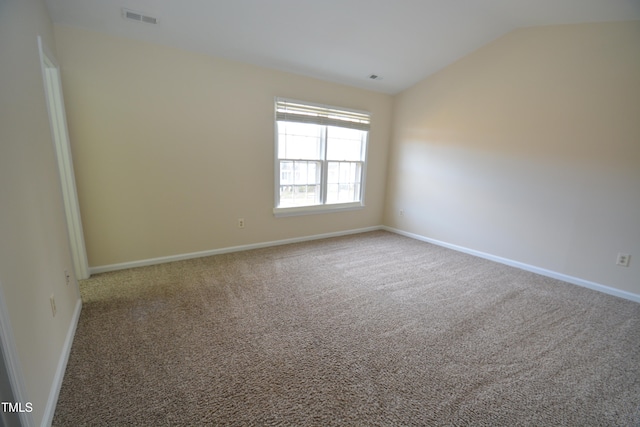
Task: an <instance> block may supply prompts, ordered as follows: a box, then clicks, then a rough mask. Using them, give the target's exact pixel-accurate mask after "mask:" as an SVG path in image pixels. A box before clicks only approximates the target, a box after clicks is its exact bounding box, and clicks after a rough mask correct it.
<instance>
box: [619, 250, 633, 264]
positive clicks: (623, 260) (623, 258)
mask: <svg viewBox="0 0 640 427" xmlns="http://www.w3.org/2000/svg"><path fill="white" fill-rule="evenodd" d="M630 259H631V255H629V254H623V253H622V252H621V253H619V254H618V258H617V260H616V265H619V266H621V267H629V260H630Z"/></svg>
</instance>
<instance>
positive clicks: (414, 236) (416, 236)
mask: <svg viewBox="0 0 640 427" xmlns="http://www.w3.org/2000/svg"><path fill="white" fill-rule="evenodd" d="M375 230H386V231H389V232H392V233H396V234H399V235H402V236H405V237H410V238H412V239H416V240H420V241H423V242H427V243H432V244H434V245H438V246H442V247H445V248H448V249H453V250H455V251H458V252H464V253H467V254H470V255H474V256H477V257H480V258H484V259H487V260H490V261H494V262H498V263H500V264H505V265H508V266H511V267H516V268H519V269H521V270H525V271H530V272H532V273H536V274H540V275H541V276H546V277H551V278H553V279H557V280H562V281H563V282H567V283H571V284H574V285H578V286H582V287H584V288H589V289H593V290H595V291H599V292H603V293H605V294H609V295H613V296H616V297H620V298H624V299H627V300H630V301H635V302H640V295H638V294H634V293H631V292H627V291H623V290H620V289H616V288H612V287H610V286H605V285H601V284H599V283H595V282H590V281H588V280H584V279H580V278H578V277H573V276H569V275H566V274H562V273H558V272H555V271H551V270H547V269H544V268H540V267H536V266H533V265H529V264H525V263H523V262H519V261H514V260H511V259H508V258H503V257H499V256H496V255H492V254H488V253H485V252H481V251H477V250H474V249H469V248H465V247H463V246H458V245H454V244H451V243H447V242H442V241H440V240H436V239H431V238H429V237H425V236H421V235H419V234H415V233H410V232H407V231H403V230H399V229H397V228H393V227H388V226H386V225H380V226H374V227H366V228H358V229H353V230H345V231H337V232H333V233H325V234H315V235H311V236H303V237H295V238H292V239H284V240H274V241H271V242H262V243H253V244H249V245H240V246H231V247H227V248H220V249H212V250H208V251H201V252H192V253H187V254H180V255H171V256H166V257H160V258H151V259H145V260H140V261H132V262H123V263H120V264H111V265H104V266H99V267H91V268H90V269H89V272H90V274H98V273H106V272H109V271H117V270H124V269H127V268H135V267H144V266H147V265H155V264H162V263H165V262H173V261H181V260H185V259H191V258H201V257H206V256H211V255H219V254H225V253H231V252H240V251H246V250H251V249H260V248H267V247H271V246H280V245H287V244H290V243H299V242H307V241H311V240H320V239H327V238H330V237H339V236H346V235H349V234H357V233H365V232H368V231H375Z"/></svg>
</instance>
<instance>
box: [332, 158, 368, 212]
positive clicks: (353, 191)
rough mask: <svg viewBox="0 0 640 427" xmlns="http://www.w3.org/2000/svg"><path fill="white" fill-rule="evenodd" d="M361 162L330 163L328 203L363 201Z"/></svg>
mask: <svg viewBox="0 0 640 427" xmlns="http://www.w3.org/2000/svg"><path fill="white" fill-rule="evenodd" d="M361 183H362V163H361V162H329V163H328V165H327V203H349V202H357V201H359V200H360V199H361V197H360V188H361Z"/></svg>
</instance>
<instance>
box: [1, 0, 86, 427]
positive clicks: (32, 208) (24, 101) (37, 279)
mask: <svg viewBox="0 0 640 427" xmlns="http://www.w3.org/2000/svg"><path fill="white" fill-rule="evenodd" d="M38 34H40V35H41V36H42V37H43V40H44V42H45V44H46V45H47V46H48V47H49V49H50V50H52V51H54V52H55V45H54V38H53V32H52V26H51V22H50V20H49V15H48V13H47V9H46V7H45V5H44V3H43V2H42V1H40V0H0V55H1V56H2V60H1V61H0V76H1V78H0V236H2V237H1V238H0V283H1V284H2V291H3V292H2V294H3V295H4V300H5V301H4V302H5V305H6V306H7V308H8V314H9V318H10V321H11V325H12V326H13V335H14V338H15V347H16V349H17V356H18V358H19V360H20V364H21V366H22V370H23V374H24V375H23V376H24V383H25V386H26V393H27V397H28V398H29V399H30V400H31V402H32V403H33V413H32V415H33V419H34V421H35V422H36V424H40V423H41V421H42V419H43V416H44V411H45V405H46V404H47V399H48V398H49V396H50V392H51V391H52V385H53V381H54V375H55V372H56V368H57V364H58V361H59V360H60V357H61V355H62V353H63V344H64V341H65V338H66V335H67V331H68V330H69V328H70V326H71V321H72V315H73V312H74V308H75V305H76V302H77V293H76V287H75V286H74V285H75V283H73V284H72V285H69V286H67V285H66V279H65V276H64V270H69V272H71V274H73V268H72V264H71V258H70V254H69V243H68V237H67V234H66V225H65V221H64V215H63V206H62V195H61V190H60V185H59V177H58V170H57V164H56V161H55V153H54V150H53V145H52V140H51V133H50V130H49V118H48V114H47V109H46V104H45V97H44V87H43V82H42V74H41V69H40V58H39V53H38V44H37V35H38ZM73 282H75V280H74V281H73ZM51 294H54V295H55V298H56V305H57V315H56V316H55V318H54V317H52V314H51V308H50V305H49V296H50V295H51ZM23 403H24V402H23ZM50 415H52V414H50Z"/></svg>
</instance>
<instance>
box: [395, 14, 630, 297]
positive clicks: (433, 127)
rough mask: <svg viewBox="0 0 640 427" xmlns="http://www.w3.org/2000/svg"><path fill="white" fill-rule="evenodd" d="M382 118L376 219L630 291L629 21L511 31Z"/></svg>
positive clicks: (401, 99)
mask: <svg viewBox="0 0 640 427" xmlns="http://www.w3.org/2000/svg"><path fill="white" fill-rule="evenodd" d="M393 126H394V133H393V137H392V148H391V152H390V156H391V160H390V164H389V179H388V190H387V204H386V211H385V223H386V224H388V225H390V226H393V227H397V228H399V229H402V230H405V231H409V232H413V233H417V234H420V235H423V236H426V237H429V238H433V239H437V240H441V241H444V242H447V243H450V244H455V245H459V246H462V247H466V248H469V249H473V250H476V251H481V252H485V253H488V254H491V255H495V256H500V257H504V258H507V259H511V260H514V261H519V262H522V263H526V264H530V265H532V266H535V267H539V268H544V269H548V270H551V271H554V272H558V273H562V274H566V275H569V276H572V277H576V278H579V279H583V280H588V281H592V282H595V283H598V284H602V285H605V286H610V287H614V288H617V289H620V290H623V291H628V292H632V293H635V294H640V23H639V22H628V23H606V24H585V25H567V26H551V27H539V28H528V29H521V30H517V31H514V32H512V33H510V34H508V35H506V36H504V37H502V38H500V39H498V40H496V41H494V42H493V43H491V44H489V45H487V46H485V47H484V48H482V49H479V50H478V51H476V52H474V53H472V54H470V55H468V56H467V57H465V58H463V59H461V60H460V61H458V62H456V63H454V64H453V65H450V66H448V67H447V68H445V69H443V70H441V71H440V72H438V73H436V74H434V75H432V76H430V77H429V78H427V79H425V80H424V81H422V82H421V83H419V84H417V85H416V86H414V87H412V88H410V89H408V90H406V91H405V92H403V93H401V94H399V95H398V96H397V97H396V99H395V105H394V122H393ZM401 209H404V211H405V215H404V216H400V215H399V211H400V210H401ZM619 251H621V252H627V253H631V254H632V259H631V266H630V267H629V268H622V267H617V266H616V265H615V260H616V256H617V253H618V252H619Z"/></svg>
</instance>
